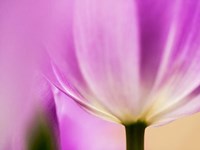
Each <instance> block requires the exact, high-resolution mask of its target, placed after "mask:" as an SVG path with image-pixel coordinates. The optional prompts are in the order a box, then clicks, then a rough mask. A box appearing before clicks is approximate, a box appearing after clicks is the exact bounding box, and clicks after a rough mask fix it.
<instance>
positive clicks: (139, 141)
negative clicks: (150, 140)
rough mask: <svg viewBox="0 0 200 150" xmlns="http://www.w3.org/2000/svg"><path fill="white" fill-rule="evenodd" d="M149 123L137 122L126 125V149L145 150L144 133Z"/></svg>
mask: <svg viewBox="0 0 200 150" xmlns="http://www.w3.org/2000/svg"><path fill="white" fill-rule="evenodd" d="M146 127H147V124H146V123H144V122H136V123H134V124H129V125H125V129H126V150H144V133H145V128H146Z"/></svg>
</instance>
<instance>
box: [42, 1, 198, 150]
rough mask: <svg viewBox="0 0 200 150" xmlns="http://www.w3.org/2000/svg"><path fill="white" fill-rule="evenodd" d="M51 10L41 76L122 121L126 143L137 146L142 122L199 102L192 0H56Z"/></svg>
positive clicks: (192, 109)
mask: <svg viewBox="0 0 200 150" xmlns="http://www.w3.org/2000/svg"><path fill="white" fill-rule="evenodd" d="M52 12H53V14H54V15H53V16H52V17H50V23H49V24H48V26H49V28H48V29H49V31H50V30H53V31H52V32H51V33H49V34H48V38H47V40H46V41H45V44H46V49H47V51H48V54H49V57H50V59H51V66H52V72H51V74H50V75H47V78H48V80H49V81H50V82H51V83H52V84H53V85H54V86H55V87H56V88H57V89H58V90H60V91H61V92H63V93H65V94H66V95H67V96H69V97H70V98H71V99H73V100H75V101H76V102H77V103H78V104H80V105H81V106H82V108H84V109H85V110H86V111H89V112H91V113H93V114H95V115H97V116H100V117H102V118H104V119H107V120H110V121H113V122H116V123H120V124H122V125H124V126H125V129H126V135H127V136H126V138H127V150H143V149H144V144H143V142H144V141H143V139H144V131H145V128H146V127H147V126H150V125H151V126H157V125H163V124H166V123H168V122H171V121H173V120H175V119H178V118H180V117H183V116H186V115H190V114H193V113H196V112H198V111H199V110H200V100H199V99H200V97H199V93H200V90H199V87H200V78H199V75H200V61H199V60H200V44H199V40H200V28H199V26H200V21H199V20H200V4H199V2H198V0H193V1H190V0H184V1H180V0H174V1H171V0H168V1H167V0H140V1H136V0H101V1H99V0H84V1H83V0H73V1H72V0H62V1H59V2H58V3H57V5H55V7H54V9H52Z"/></svg>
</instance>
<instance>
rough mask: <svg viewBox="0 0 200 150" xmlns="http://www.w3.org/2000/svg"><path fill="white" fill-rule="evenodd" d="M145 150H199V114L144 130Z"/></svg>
mask: <svg viewBox="0 0 200 150" xmlns="http://www.w3.org/2000/svg"><path fill="white" fill-rule="evenodd" d="M145 136H146V137H145V143H146V144H145V146H146V148H145V150H200V113H198V114H195V115H193V116H189V117H184V118H182V119H179V120H177V121H174V122H172V123H170V124H167V125H164V126H161V127H149V128H147V129H146V135H145Z"/></svg>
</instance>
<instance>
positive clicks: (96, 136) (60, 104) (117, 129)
mask: <svg viewBox="0 0 200 150" xmlns="http://www.w3.org/2000/svg"><path fill="white" fill-rule="evenodd" d="M55 100H56V107H57V114H58V116H59V126H60V134H61V135H60V136H61V149H62V150H66V149H73V150H82V149H87V150H102V149H109V150H122V149H124V147H125V141H124V140H123V139H125V136H124V129H123V127H122V126H121V125H117V124H113V123H109V122H105V121H103V120H100V119H98V118H96V117H94V116H92V115H90V114H88V113H86V112H85V111H83V110H82V109H81V108H80V107H79V106H78V105H77V104H76V103H75V102H73V101H72V100H71V99H70V98H68V97H66V95H64V94H62V93H60V92H58V93H57V92H56V94H55Z"/></svg>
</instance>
